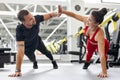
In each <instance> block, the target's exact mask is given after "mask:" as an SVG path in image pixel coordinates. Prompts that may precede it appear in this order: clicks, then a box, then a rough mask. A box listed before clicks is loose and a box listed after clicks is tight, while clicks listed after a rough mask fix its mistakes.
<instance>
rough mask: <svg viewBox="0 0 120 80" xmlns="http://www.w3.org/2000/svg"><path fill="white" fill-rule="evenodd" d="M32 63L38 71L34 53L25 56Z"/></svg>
mask: <svg viewBox="0 0 120 80" xmlns="http://www.w3.org/2000/svg"><path fill="white" fill-rule="evenodd" d="M25 55H26V56H27V57H28V58H29V60H30V61H31V62H33V69H38V65H37V61H36V57H35V54H34V52H32V53H26V54H25Z"/></svg>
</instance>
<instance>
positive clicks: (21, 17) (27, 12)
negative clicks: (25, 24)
mask: <svg viewBox="0 0 120 80" xmlns="http://www.w3.org/2000/svg"><path fill="white" fill-rule="evenodd" d="M28 14H29V11H28V10H20V11H19V13H18V14H17V18H18V19H19V20H20V21H25V19H24V16H26V15H28Z"/></svg>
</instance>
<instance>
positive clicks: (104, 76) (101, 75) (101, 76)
mask: <svg viewBox="0 0 120 80" xmlns="http://www.w3.org/2000/svg"><path fill="white" fill-rule="evenodd" d="M98 77H100V78H106V77H107V74H106V73H100V74H99V75H98Z"/></svg>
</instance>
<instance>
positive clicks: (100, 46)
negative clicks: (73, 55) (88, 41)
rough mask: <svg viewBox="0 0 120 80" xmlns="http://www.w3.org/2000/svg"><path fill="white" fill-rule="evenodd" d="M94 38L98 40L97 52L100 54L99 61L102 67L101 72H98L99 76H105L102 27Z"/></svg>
mask: <svg viewBox="0 0 120 80" xmlns="http://www.w3.org/2000/svg"><path fill="white" fill-rule="evenodd" d="M95 40H96V41H97V42H98V52H99V55H100V62H101V67H102V73H101V74H99V75H98V76H99V77H107V69H106V58H105V41H104V32H103V30H102V29H100V30H99V32H98V33H97V35H96V37H95Z"/></svg>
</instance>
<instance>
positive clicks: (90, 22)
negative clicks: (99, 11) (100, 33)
mask: <svg viewBox="0 0 120 80" xmlns="http://www.w3.org/2000/svg"><path fill="white" fill-rule="evenodd" d="M87 25H88V26H89V27H96V26H98V23H96V21H95V19H94V17H93V16H92V15H89V17H88V19H87Z"/></svg>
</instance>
